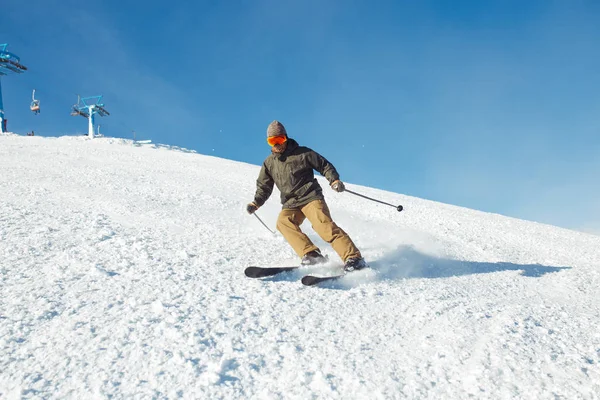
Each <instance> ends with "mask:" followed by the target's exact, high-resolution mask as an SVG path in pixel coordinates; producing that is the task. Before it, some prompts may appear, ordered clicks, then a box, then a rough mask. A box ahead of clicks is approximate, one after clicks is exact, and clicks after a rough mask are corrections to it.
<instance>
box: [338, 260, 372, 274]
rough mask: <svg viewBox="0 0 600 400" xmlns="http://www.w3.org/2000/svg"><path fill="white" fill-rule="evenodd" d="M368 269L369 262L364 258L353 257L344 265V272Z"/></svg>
mask: <svg viewBox="0 0 600 400" xmlns="http://www.w3.org/2000/svg"><path fill="white" fill-rule="evenodd" d="M366 267H368V265H367V262H366V261H365V259H364V258H362V257H353V258H349V259H347V260H346V263H345V264H344V271H346V272H352V271H358V270H359V269H363V268H366Z"/></svg>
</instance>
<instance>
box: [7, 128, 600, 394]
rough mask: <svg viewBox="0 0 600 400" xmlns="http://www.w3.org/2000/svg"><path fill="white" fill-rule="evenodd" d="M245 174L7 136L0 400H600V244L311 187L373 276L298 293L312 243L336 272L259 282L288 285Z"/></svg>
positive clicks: (270, 221)
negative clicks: (317, 262) (254, 209)
mask: <svg viewBox="0 0 600 400" xmlns="http://www.w3.org/2000/svg"><path fill="white" fill-rule="evenodd" d="M316 150H319V149H316ZM267 152H268V148H266V149H265V156H266V154H267ZM324 155H325V156H327V154H324ZM332 161H335V160H332ZM258 171H259V167H258V166H255V165H249V164H244V163H240V162H234V161H229V160H224V159H219V158H215V157H209V156H204V155H200V154H196V153H194V152H191V151H188V150H186V149H177V148H170V147H168V146H160V145H148V144H145V145H140V144H135V143H132V142H131V141H125V140H118V139H108V138H104V139H94V140H89V139H87V138H84V137H62V138H43V137H20V136H15V135H4V136H0V398H2V399H17V398H55V399H58V398H60V399H64V398H77V399H95V398H111V397H112V398H137V399H141V398H156V399H162V398H184V399H311V398H315V399H317V398H318V399H402V398H408V399H465V398H470V397H472V398H477V399H485V398H493V399H512V398H522V399H598V398H599V397H600V367H599V363H600V270H599V268H600V267H599V264H600V237H598V236H594V235H590V234H584V233H579V232H575V231H570V230H565V229H560V228H556V227H553V226H548V225H543V224H538V223H534V222H527V221H522V220H517V219H512V218H508V217H504V216H500V215H496V214H489V213H484V212H479V211H474V210H469V209H465V208H460V207H456V206H451V205H446V204H441V203H436V202H432V201H426V200H422V199H418V198H414V197H409V196H404V195H401V194H395V193H390V192H385V191H381V190H376V189H372V188H367V187H360V186H357V185H352V184H348V185H347V186H348V188H350V189H352V190H354V191H356V192H359V193H362V194H365V195H367V196H371V197H376V198H379V199H381V200H384V201H387V202H389V203H392V204H402V205H403V206H404V207H405V211H403V212H401V213H399V212H397V211H396V210H395V209H394V208H392V207H388V206H385V205H381V204H377V203H374V202H370V201H368V200H365V199H361V198H359V197H356V196H353V195H351V194H349V193H335V192H333V191H332V190H331V189H329V187H328V186H327V184H326V182H325V181H323V180H322V178H319V179H321V183H322V185H323V186H324V192H325V195H326V199H327V201H328V203H329V206H330V209H331V211H332V214H333V217H334V219H335V220H336V221H337V222H338V224H339V225H340V226H341V227H342V228H344V230H346V231H347V232H348V233H349V234H350V236H351V237H352V238H353V240H354V241H355V242H356V243H357V245H358V246H359V248H360V249H361V250H362V252H363V255H364V256H365V258H366V259H367V261H368V262H369V263H370V265H371V266H372V269H370V270H364V271H359V272H356V273H353V274H351V275H348V276H346V277H345V278H343V279H342V280H341V281H339V282H336V283H335V284H328V285H327V284H326V285H321V286H318V287H304V286H302V284H301V283H300V278H301V277H302V276H303V275H304V274H307V273H310V272H316V273H322V274H327V273H329V274H332V273H334V272H335V270H336V268H339V265H340V261H339V260H338V259H337V256H336V254H335V253H334V252H333V251H332V249H331V248H330V247H329V245H328V244H327V243H324V242H323V241H322V240H321V239H320V238H318V237H317V236H316V234H315V233H314V232H313V231H312V229H311V227H310V224H309V223H305V225H303V228H304V230H305V231H306V232H307V233H308V235H309V236H310V237H311V238H312V239H313V240H314V241H315V243H317V244H318V245H319V246H320V247H321V249H323V251H324V252H325V253H327V254H328V255H329V258H330V260H331V261H330V263H331V264H330V265H328V266H326V267H319V268H316V269H315V268H313V269H311V268H305V269H302V270H300V271H297V272H294V273H286V274H283V275H281V276H277V277H272V278H266V279H264V280H253V279H249V278H246V277H245V276H244V273H243V271H244V268H245V267H247V266H249V265H260V266H280V265H293V264H295V263H297V259H296V256H295V254H294V253H293V252H292V250H291V248H290V247H289V246H288V245H287V243H286V242H285V241H284V240H283V238H282V237H281V235H279V234H276V235H273V234H271V233H269V232H268V231H267V230H266V229H265V228H264V227H263V226H262V225H261V224H260V222H259V221H258V220H257V219H256V218H255V217H253V216H249V215H248V214H246V212H245V205H246V204H247V203H248V202H249V201H251V200H252V199H253V196H254V190H255V181H256V178H257V176H258ZM340 173H341V176H342V179H343V178H344V171H340ZM279 209H280V205H279V193H278V192H277V191H275V192H274V193H273V196H272V198H271V199H270V200H269V201H268V202H267V204H266V205H265V206H264V207H262V208H261V209H260V210H259V211H258V215H259V216H260V217H261V218H262V219H263V220H264V221H265V223H266V224H267V225H268V226H269V227H270V228H271V229H274V227H275V220H276V218H277V214H278V212H279Z"/></svg>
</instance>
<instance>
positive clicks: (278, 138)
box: [246, 121, 367, 271]
mask: <svg viewBox="0 0 600 400" xmlns="http://www.w3.org/2000/svg"><path fill="white" fill-rule="evenodd" d="M267 143H268V144H269V145H270V146H271V147H272V149H271V154H270V155H269V156H268V157H267V158H266V159H265V161H264V162H263V165H262V168H261V170H260V173H259V175H258V179H257V180H256V194H255V195H254V201H253V202H252V203H250V204H248V206H247V207H246V211H248V213H249V214H252V213H254V212H255V211H256V210H258V208H259V207H261V206H262V205H263V204H264V203H265V202H266V201H267V199H268V198H269V197H270V196H271V193H272V192H273V184H275V185H277V188H278V189H279V191H280V192H281V203H282V204H283V209H282V210H281V213H279V217H278V218H277V230H279V232H281V234H282V235H283V237H284V238H285V239H286V240H287V241H288V243H289V244H290V245H291V246H292V248H293V249H294V251H295V252H296V254H298V256H299V257H301V258H302V262H301V263H302V265H313V264H319V263H323V262H325V261H327V259H326V258H325V257H324V256H323V255H322V254H321V251H320V250H319V248H318V247H317V246H315V245H314V244H313V243H312V242H311V240H310V239H309V238H308V236H306V235H305V234H304V233H303V232H302V230H301V229H300V225H301V224H302V222H304V220H305V219H308V220H309V221H310V223H311V224H312V227H313V229H314V230H315V231H316V232H317V234H319V236H320V237H321V238H322V239H323V240H324V241H326V242H327V243H329V244H331V247H333V249H334V250H335V252H336V253H337V254H338V255H339V256H340V258H341V259H342V260H343V261H344V270H345V271H353V270H358V269H362V268H365V267H366V266H367V263H366V262H365V260H364V259H363V258H362V256H361V254H360V251H359V250H358V248H357V247H356V246H355V244H354V243H353V242H352V240H351V239H350V237H349V236H348V234H346V232H344V231H343V230H342V228H340V227H339V226H337V225H336V223H335V222H333V220H332V219H331V214H330V213H329V208H328V207H327V204H326V203H325V198H324V196H323V189H322V188H321V186H320V185H319V183H318V182H317V179H316V178H315V176H314V172H313V170H317V171H318V172H319V173H320V174H321V175H323V176H324V177H325V178H326V179H327V180H328V181H329V184H330V186H331V188H332V189H333V190H335V191H336V192H343V191H344V190H345V188H344V184H343V182H342V181H340V177H339V175H338V173H337V171H336V170H335V168H334V166H333V165H332V164H331V163H330V162H329V161H327V160H326V159H325V158H324V157H323V156H321V155H320V154H318V153H317V152H315V151H314V150H311V149H309V148H308V147H304V146H300V145H298V143H297V142H296V141H295V140H294V139H290V138H288V136H287V132H286V130H285V127H284V126H283V124H282V123H281V122H279V121H273V122H271V123H270V124H269V127H268V128H267Z"/></svg>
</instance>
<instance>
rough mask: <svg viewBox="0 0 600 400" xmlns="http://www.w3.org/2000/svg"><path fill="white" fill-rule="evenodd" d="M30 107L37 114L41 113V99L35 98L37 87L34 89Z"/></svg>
mask: <svg viewBox="0 0 600 400" xmlns="http://www.w3.org/2000/svg"><path fill="white" fill-rule="evenodd" d="M29 108H30V109H31V111H33V113H34V114H35V115H37V114H39V113H40V101H39V100H36V99H35V89H33V93H32V94H31V106H29Z"/></svg>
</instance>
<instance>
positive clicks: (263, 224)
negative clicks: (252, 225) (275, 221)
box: [252, 212, 275, 235]
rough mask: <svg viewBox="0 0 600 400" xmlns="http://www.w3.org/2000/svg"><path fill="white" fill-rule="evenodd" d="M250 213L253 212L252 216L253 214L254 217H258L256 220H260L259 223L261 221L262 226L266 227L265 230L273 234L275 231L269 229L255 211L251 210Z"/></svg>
mask: <svg viewBox="0 0 600 400" xmlns="http://www.w3.org/2000/svg"><path fill="white" fill-rule="evenodd" d="M252 214H254V216H255V217H256V218H258V220H259V221H260V223H261V224H263V226H264V227H265V228H267V230H268V231H269V232H271V233H272V234H273V235H274V234H275V232H273V231H272V230H271V229H269V227H268V226H267V224H265V223H264V222H263V220H262V219H260V217H259V216H258V215H256V212H253V213H252Z"/></svg>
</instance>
